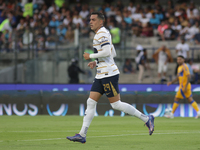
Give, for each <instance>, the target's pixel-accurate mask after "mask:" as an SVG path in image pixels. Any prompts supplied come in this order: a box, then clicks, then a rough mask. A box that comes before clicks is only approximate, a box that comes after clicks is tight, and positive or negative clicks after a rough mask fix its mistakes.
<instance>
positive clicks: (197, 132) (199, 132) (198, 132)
mask: <svg viewBox="0 0 200 150" xmlns="http://www.w3.org/2000/svg"><path fill="white" fill-rule="evenodd" d="M191 133H196V134H200V131H195V132H171V133H154V135H167V134H191ZM131 135H148V134H147V133H141V134H121V135H105V136H89V137H87V138H101V137H118V136H131ZM64 139H65V138H50V139H32V140H17V142H31V141H48V140H64ZM0 142H4V141H0Z"/></svg>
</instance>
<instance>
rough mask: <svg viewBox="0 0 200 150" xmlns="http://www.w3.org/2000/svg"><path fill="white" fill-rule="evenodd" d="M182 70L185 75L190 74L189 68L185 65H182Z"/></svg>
mask: <svg viewBox="0 0 200 150" xmlns="http://www.w3.org/2000/svg"><path fill="white" fill-rule="evenodd" d="M183 70H184V74H185V75H186V76H187V75H190V71H189V68H188V66H187V65H184V66H183Z"/></svg>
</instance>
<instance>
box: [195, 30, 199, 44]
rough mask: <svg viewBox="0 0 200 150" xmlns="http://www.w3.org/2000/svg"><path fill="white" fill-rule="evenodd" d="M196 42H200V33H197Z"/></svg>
mask: <svg viewBox="0 0 200 150" xmlns="http://www.w3.org/2000/svg"><path fill="white" fill-rule="evenodd" d="M194 42H195V44H200V33H197V34H195V36H194Z"/></svg>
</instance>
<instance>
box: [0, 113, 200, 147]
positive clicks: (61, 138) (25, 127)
mask: <svg viewBox="0 0 200 150" xmlns="http://www.w3.org/2000/svg"><path fill="white" fill-rule="evenodd" d="M82 120H83V117H79V116H59V117H51V116H45V115H44V116H35V117H31V116H22V117H19V116H0V149H1V150H200V119H194V118H174V119H166V118H161V117H157V118H155V131H154V133H153V135H152V136H149V135H148V129H147V127H146V126H144V123H143V122H142V121H141V120H139V119H137V118H135V117H131V116H125V117H118V116H115V117H104V116H99V117H95V118H94V119H93V122H92V123H91V126H90V128H89V130H88V134H87V142H86V143H85V144H82V143H78V142H71V141H68V140H67V139H66V136H73V135H74V134H75V133H78V132H79V130H80V128H81V125H82Z"/></svg>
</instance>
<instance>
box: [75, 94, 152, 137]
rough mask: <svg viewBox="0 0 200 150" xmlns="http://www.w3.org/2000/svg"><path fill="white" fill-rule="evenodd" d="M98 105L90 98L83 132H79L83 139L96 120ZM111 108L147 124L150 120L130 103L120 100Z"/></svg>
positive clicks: (112, 104)
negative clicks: (93, 120)
mask: <svg viewBox="0 0 200 150" xmlns="http://www.w3.org/2000/svg"><path fill="white" fill-rule="evenodd" d="M96 105H97V102H96V101H95V100H93V99H91V98H88V100H87V109H86V111H85V116H84V118H83V125H82V128H81V131H80V132H79V134H80V135H81V136H82V137H86V134H87V130H88V128H89V126H90V123H91V122H92V119H93V118H94V115H95V112H96ZM111 106H112V108H113V109H116V110H119V111H123V112H125V113H127V114H129V115H132V116H136V117H137V118H139V119H141V120H142V121H144V122H145V123H146V122H147V121H148V120H149V117H148V116H146V115H144V114H142V113H141V112H140V111H138V110H137V109H136V108H135V107H133V106H131V105H130V104H128V103H125V102H121V101H120V100H119V101H117V102H114V103H111Z"/></svg>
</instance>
